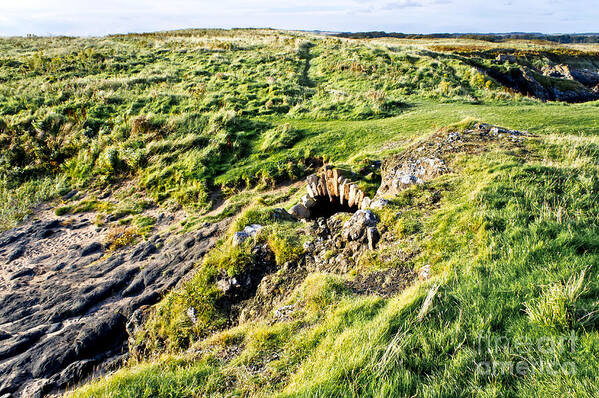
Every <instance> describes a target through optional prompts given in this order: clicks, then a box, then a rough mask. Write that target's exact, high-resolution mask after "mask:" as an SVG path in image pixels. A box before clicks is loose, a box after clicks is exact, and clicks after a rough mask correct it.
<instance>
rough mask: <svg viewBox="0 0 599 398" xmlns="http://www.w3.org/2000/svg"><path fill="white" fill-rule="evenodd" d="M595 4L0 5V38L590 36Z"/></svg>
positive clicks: (229, 1)
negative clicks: (224, 31)
mask: <svg viewBox="0 0 599 398" xmlns="http://www.w3.org/2000/svg"><path fill="white" fill-rule="evenodd" d="M598 3H599V1H598V0H575V1H572V0H473V1H467V0H371V1H368V0H363V1H357V0H304V1H285V0H253V1H242V0H212V1H208V0H121V1H118V0H94V1H90V0H0V35H2V36H11V35H26V34H29V33H31V34H36V35H59V34H61V35H85V36H87V35H104V34H108V33H127V32H150V31H157V30H169V29H180V28H204V27H222V28H231V27H272V28H283V29H305V30H316V29H318V30H331V31H367V30H386V31H394V32H405V33H432V32H514V31H526V32H544V33H564V32H597V31H599V7H598Z"/></svg>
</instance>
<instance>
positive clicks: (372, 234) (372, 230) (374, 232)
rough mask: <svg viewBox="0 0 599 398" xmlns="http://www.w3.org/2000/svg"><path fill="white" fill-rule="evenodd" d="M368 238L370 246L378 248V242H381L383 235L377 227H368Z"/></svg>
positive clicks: (372, 248)
mask: <svg viewBox="0 0 599 398" xmlns="http://www.w3.org/2000/svg"><path fill="white" fill-rule="evenodd" d="M366 238H367V240H368V248H369V249H370V250H374V249H376V244H377V243H378V242H379V239H380V238H381V235H380V234H379V230H378V229H376V227H368V229H366Z"/></svg>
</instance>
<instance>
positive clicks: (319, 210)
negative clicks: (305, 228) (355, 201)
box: [308, 198, 358, 220]
mask: <svg viewBox="0 0 599 398" xmlns="http://www.w3.org/2000/svg"><path fill="white" fill-rule="evenodd" d="M315 202H316V204H315V205H314V206H313V207H311V208H310V217H308V220H315V219H317V218H320V217H325V218H329V217H331V216H333V215H334V214H336V213H355V212H356V211H358V206H357V205H354V206H349V205H348V204H347V202H345V203H344V204H341V203H340V202H339V200H338V199H337V198H333V200H332V201H331V200H329V198H318V199H316V200H315Z"/></svg>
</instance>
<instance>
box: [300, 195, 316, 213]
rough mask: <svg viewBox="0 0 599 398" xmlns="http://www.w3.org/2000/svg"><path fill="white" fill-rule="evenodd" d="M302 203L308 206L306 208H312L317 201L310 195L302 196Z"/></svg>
mask: <svg viewBox="0 0 599 398" xmlns="http://www.w3.org/2000/svg"><path fill="white" fill-rule="evenodd" d="M302 204H303V205H304V206H305V207H306V209H308V210H310V209H311V208H313V207H314V206H316V201H315V200H314V199H312V198H311V197H310V196H308V195H304V196H302Z"/></svg>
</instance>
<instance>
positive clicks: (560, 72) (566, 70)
mask: <svg viewBox="0 0 599 398" xmlns="http://www.w3.org/2000/svg"><path fill="white" fill-rule="evenodd" d="M541 70H542V72H543V75H545V76H548V77H553V78H558V79H568V80H575V81H577V82H579V83H581V84H583V85H585V86H587V87H594V86H596V85H597V84H599V71H597V70H591V69H576V68H573V67H571V66H570V65H566V64H557V65H545V66H544V67H543V68H542V69H541Z"/></svg>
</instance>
